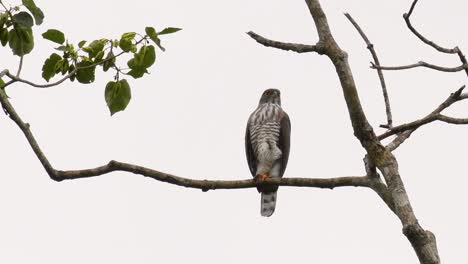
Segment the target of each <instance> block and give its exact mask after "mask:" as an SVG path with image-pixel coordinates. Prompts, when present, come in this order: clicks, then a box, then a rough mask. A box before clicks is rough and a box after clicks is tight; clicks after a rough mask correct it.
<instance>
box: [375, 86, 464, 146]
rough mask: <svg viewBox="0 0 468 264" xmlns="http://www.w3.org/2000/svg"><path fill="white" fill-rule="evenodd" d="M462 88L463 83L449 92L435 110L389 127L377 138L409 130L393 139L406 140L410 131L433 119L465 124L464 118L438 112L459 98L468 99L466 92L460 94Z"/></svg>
mask: <svg viewBox="0 0 468 264" xmlns="http://www.w3.org/2000/svg"><path fill="white" fill-rule="evenodd" d="M463 89H465V85H463V86H462V87H461V88H459V89H458V90H457V91H456V92H454V93H452V94H450V96H449V97H448V98H447V99H446V100H445V101H444V102H442V104H440V105H439V106H438V107H437V108H436V109H435V110H433V111H432V112H431V113H429V114H428V115H426V116H425V117H423V118H421V119H418V120H415V121H412V122H409V123H406V124H402V125H399V126H395V127H393V128H391V129H389V130H387V131H386V132H385V133H383V134H382V135H380V136H378V139H380V140H382V139H384V138H387V137H389V136H392V135H395V134H398V133H402V132H407V131H411V132H410V133H409V134H408V135H407V134H406V133H405V134H400V135H399V136H398V137H397V138H395V139H394V141H396V142H400V141H401V140H402V139H403V138H405V139H404V140H406V139H407V138H408V137H409V135H411V133H413V132H414V131H415V130H416V129H418V128H419V127H421V126H423V125H426V124H429V123H431V122H434V121H442V122H446V123H450V124H466V122H465V121H466V119H463V118H452V117H448V116H444V115H441V114H440V113H441V112H442V111H443V110H445V109H446V108H448V107H449V106H451V105H452V104H454V103H456V102H458V101H461V100H465V99H468V94H466V93H465V94H462V91H463ZM404 140H403V141H404ZM403 141H401V142H400V143H399V144H398V146H399V145H400V144H401V143H403ZM396 142H395V143H396ZM395 143H394V142H392V143H390V144H392V145H391V146H394V145H395ZM398 146H395V147H398ZM395 147H392V151H393V150H394V149H395Z"/></svg>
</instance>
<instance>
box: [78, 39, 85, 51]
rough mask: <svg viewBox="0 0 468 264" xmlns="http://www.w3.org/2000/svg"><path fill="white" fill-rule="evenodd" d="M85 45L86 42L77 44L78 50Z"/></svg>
mask: <svg viewBox="0 0 468 264" xmlns="http://www.w3.org/2000/svg"><path fill="white" fill-rule="evenodd" d="M85 44H86V40H82V41H80V42H79V43H78V48H80V49H81V48H82V47H83V46H84V45H85Z"/></svg>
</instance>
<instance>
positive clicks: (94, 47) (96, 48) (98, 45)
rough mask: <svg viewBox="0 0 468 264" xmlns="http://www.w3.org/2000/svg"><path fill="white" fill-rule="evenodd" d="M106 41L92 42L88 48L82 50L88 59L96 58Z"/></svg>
mask: <svg viewBox="0 0 468 264" xmlns="http://www.w3.org/2000/svg"><path fill="white" fill-rule="evenodd" d="M106 42H107V39H98V40H93V42H91V43H90V44H89V45H88V47H85V48H83V50H84V51H86V52H87V53H88V54H89V57H90V58H94V57H96V55H97V54H98V53H99V52H100V51H102V50H103V49H104V46H105V44H106Z"/></svg>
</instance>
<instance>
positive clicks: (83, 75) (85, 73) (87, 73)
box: [76, 61, 96, 84]
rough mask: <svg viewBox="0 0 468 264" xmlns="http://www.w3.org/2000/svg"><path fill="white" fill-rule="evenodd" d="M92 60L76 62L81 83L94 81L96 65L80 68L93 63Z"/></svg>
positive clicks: (77, 76)
mask: <svg viewBox="0 0 468 264" xmlns="http://www.w3.org/2000/svg"><path fill="white" fill-rule="evenodd" d="M92 64H93V62H91V61H82V62H79V63H78V64H76V66H77V68H78V71H77V72H76V79H77V80H78V81H79V82H80V83H85V84H87V83H92V82H94V77H95V70H96V66H93V67H88V68H84V69H80V68H82V67H87V66H90V65H92Z"/></svg>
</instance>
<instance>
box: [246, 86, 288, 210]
mask: <svg viewBox="0 0 468 264" xmlns="http://www.w3.org/2000/svg"><path fill="white" fill-rule="evenodd" d="M290 134H291V123H290V121H289V116H288V114H286V112H284V111H283V109H282V108H281V99H280V91H279V90H277V89H268V90H265V91H264V92H263V94H262V97H261V98H260V102H259V104H258V107H257V109H256V110H255V111H254V112H253V113H252V114H251V115H250V117H249V121H248V122H247V130H246V133H245V152H246V154H247V162H248V163H249V169H250V172H251V173H252V176H254V178H255V179H256V180H258V181H262V180H265V179H267V178H270V177H283V174H284V170H285V169H286V165H287V164H288V157H289V145H290ZM257 189H258V191H259V192H261V193H262V197H261V200H260V204H261V207H260V213H261V215H262V216H271V215H272V214H273V212H274V211H275V205H276V192H277V191H278V186H261V187H258V188H257Z"/></svg>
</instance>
